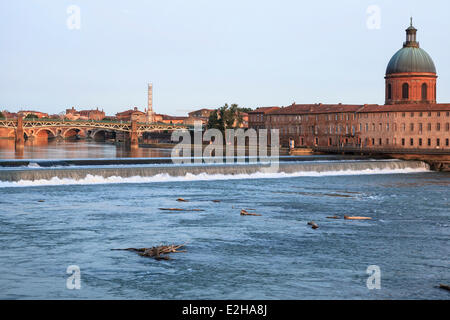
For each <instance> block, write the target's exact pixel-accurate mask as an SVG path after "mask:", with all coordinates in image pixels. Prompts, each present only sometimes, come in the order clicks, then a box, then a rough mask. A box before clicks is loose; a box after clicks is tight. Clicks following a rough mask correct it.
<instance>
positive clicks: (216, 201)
mask: <svg viewBox="0 0 450 320" xmlns="http://www.w3.org/2000/svg"><path fill="white" fill-rule="evenodd" d="M212 202H220V200H213V201H212Z"/></svg>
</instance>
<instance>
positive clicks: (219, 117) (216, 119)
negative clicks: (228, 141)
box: [208, 103, 243, 132]
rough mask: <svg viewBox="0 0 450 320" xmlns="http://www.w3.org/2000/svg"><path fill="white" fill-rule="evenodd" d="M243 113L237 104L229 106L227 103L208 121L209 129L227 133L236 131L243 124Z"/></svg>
mask: <svg viewBox="0 0 450 320" xmlns="http://www.w3.org/2000/svg"><path fill="white" fill-rule="evenodd" d="M242 121H243V119H242V113H241V111H240V110H239V107H238V105H237V104H232V105H231V106H228V104H227V103H226V104H225V105H224V106H223V107H221V108H219V109H217V110H214V111H213V112H212V113H211V114H210V116H209V119H208V129H212V128H214V129H219V130H220V131H222V132H225V130H226V129H234V128H236V127H239V126H240V125H241V123H242Z"/></svg>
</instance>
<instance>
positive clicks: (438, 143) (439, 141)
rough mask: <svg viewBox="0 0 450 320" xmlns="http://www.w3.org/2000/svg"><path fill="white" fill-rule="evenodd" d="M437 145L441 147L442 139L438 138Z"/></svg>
mask: <svg viewBox="0 0 450 320" xmlns="http://www.w3.org/2000/svg"><path fill="white" fill-rule="evenodd" d="M436 145H437V146H438V147H439V146H440V145H441V139H439V138H437V139H436Z"/></svg>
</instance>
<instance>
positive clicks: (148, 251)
mask: <svg viewBox="0 0 450 320" xmlns="http://www.w3.org/2000/svg"><path fill="white" fill-rule="evenodd" d="M184 246H185V245H184V244H180V245H173V244H172V245H161V246H157V247H151V248H126V249H111V250H124V251H133V252H136V253H137V254H138V255H140V256H141V257H149V258H154V259H156V260H171V258H170V257H169V256H168V255H169V254H170V253H179V252H186V250H179V249H180V248H183V247H184Z"/></svg>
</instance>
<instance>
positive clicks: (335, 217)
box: [327, 216, 340, 219]
mask: <svg viewBox="0 0 450 320" xmlns="http://www.w3.org/2000/svg"><path fill="white" fill-rule="evenodd" d="M327 219H340V217H338V216H331V217H327Z"/></svg>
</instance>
